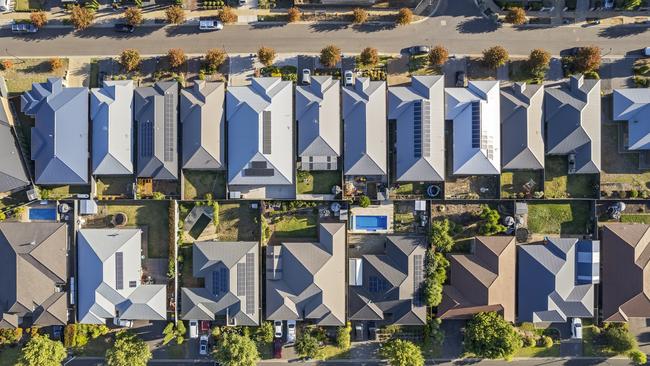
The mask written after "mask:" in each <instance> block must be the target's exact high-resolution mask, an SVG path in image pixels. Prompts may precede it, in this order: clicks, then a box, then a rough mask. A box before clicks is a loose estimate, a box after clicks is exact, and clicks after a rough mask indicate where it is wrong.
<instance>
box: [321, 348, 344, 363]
mask: <svg viewBox="0 0 650 366" xmlns="http://www.w3.org/2000/svg"><path fill="white" fill-rule="evenodd" d="M348 356H349V351H347V350H342V349H340V348H338V347H337V346H333V345H330V344H328V345H325V346H324V347H323V348H321V358H322V359H323V360H332V359H341V358H348Z"/></svg>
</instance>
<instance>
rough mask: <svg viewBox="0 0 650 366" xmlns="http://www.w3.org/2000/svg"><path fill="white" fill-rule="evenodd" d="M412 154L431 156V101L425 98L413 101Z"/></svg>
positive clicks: (418, 156)
mask: <svg viewBox="0 0 650 366" xmlns="http://www.w3.org/2000/svg"><path fill="white" fill-rule="evenodd" d="M413 155H414V156H415V157H416V158H421V157H422V156H425V157H427V158H428V157H430V156H431V103H430V102H429V101H428V100H426V99H422V100H416V101H414V102H413Z"/></svg>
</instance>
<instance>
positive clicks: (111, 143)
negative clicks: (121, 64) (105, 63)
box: [90, 80, 133, 175]
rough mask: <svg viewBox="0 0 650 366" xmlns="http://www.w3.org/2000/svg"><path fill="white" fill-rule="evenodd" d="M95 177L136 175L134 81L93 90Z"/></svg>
mask: <svg viewBox="0 0 650 366" xmlns="http://www.w3.org/2000/svg"><path fill="white" fill-rule="evenodd" d="M90 119H91V121H92V131H93V135H92V169H93V170H92V172H93V175H131V174H133V80H119V81H104V84H103V87H101V88H93V89H91V90H90Z"/></svg>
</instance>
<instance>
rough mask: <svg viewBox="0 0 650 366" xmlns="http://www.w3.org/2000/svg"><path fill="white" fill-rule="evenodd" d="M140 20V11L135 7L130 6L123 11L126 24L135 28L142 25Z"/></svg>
mask: <svg viewBox="0 0 650 366" xmlns="http://www.w3.org/2000/svg"><path fill="white" fill-rule="evenodd" d="M142 20H143V19H142V9H140V8H138V7H135V6H130V7H129V8H127V9H126V10H125V11H124V21H125V22H126V23H127V24H130V25H132V26H134V27H135V26H138V25H140V24H142Z"/></svg>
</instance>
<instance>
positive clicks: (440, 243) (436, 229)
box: [431, 219, 454, 253]
mask: <svg viewBox="0 0 650 366" xmlns="http://www.w3.org/2000/svg"><path fill="white" fill-rule="evenodd" d="M450 230H451V224H450V222H449V220H447V219H444V220H436V221H432V222H431V245H432V246H434V247H435V248H436V249H438V250H439V251H441V252H444V253H447V252H450V251H451V250H452V249H453V248H454V239H453V238H452V237H451V235H450V234H449V231H450Z"/></svg>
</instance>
